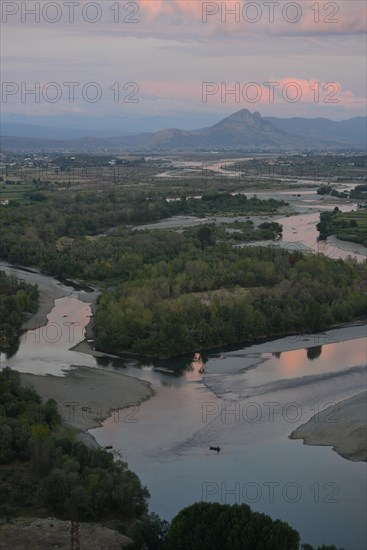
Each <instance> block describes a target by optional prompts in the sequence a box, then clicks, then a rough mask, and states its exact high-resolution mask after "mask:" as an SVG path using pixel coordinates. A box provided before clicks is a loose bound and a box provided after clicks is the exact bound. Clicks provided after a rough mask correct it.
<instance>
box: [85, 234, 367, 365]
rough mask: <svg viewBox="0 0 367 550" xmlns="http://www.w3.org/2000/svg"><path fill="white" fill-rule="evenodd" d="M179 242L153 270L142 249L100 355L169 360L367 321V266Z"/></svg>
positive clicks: (104, 312) (101, 315) (100, 322)
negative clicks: (125, 353)
mask: <svg viewBox="0 0 367 550" xmlns="http://www.w3.org/2000/svg"><path fill="white" fill-rule="evenodd" d="M200 231H202V228H199V229H198V230H197V232H198V236H200V233H199V232H200ZM158 235H159V238H163V234H159V232H157V234H156V235H155V238H158ZM139 237H141V236H140V235H139ZM207 237H209V235H208V236H207ZM176 239H177V240H176ZM173 240H174V241H175V240H176V243H177V244H178V242H179V241H181V246H180V247H179V248H178V249H176V250H174V249H173V248H172V247H167V242H166V240H165V242H166V249H165V250H161V253H160V254H159V255H158V257H156V258H154V260H153V261H152V260H150V261H149V260H148V261H147V259H146V258H144V257H143V256H140V257H139V254H138V252H137V249H136V255H135V264H134V266H132V265H130V266H129V276H128V277H126V278H125V280H123V282H122V283H121V284H119V285H117V288H116V289H115V290H111V291H108V292H105V293H104V294H103V295H102V297H101V298H100V302H99V307H98V310H97V314H96V318H95V337H96V342H97V345H98V347H100V348H101V349H104V350H108V351H115V352H122V351H129V352H132V353H136V354H143V355H151V356H157V357H169V356H173V355H178V354H182V353H185V352H192V351H193V350H195V349H204V348H210V347H217V346H223V345H228V344H238V343H240V342H244V341H248V340H253V339H255V338H266V337H270V336H280V335H286V334H292V333H300V332H301V333H302V332H316V331H319V330H324V329H326V328H327V327H330V326H332V325H334V324H337V323H341V322H346V321H350V320H352V319H353V318H355V317H358V316H362V315H365V313H366V300H365V295H364V290H363V281H364V276H365V273H366V266H364V265H357V264H356V263H355V262H353V261H352V262H343V261H341V260H338V261H334V260H331V259H329V258H326V257H324V256H321V255H320V256H316V255H302V254H288V253H287V252H286V251H282V250H280V249H278V250H274V249H272V250H271V249H266V248H261V247H260V248H257V247H245V248H237V249H236V248H233V246H231V245H230V244H227V243H223V242H222V243H217V244H216V243H214V244H213V243H212V242H211V241H210V238H209V240H206V242H205V246H204V249H203V247H202V245H203V243H204V241H202V242H201V243H200V239H198V240H197V241H195V239H187V238H185V236H184V235H175V238H174V239H173ZM151 244H153V243H152V241H151ZM171 244H172V242H171ZM170 254H172V256H171V258H170Z"/></svg>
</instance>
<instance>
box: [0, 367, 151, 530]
mask: <svg viewBox="0 0 367 550" xmlns="http://www.w3.org/2000/svg"><path fill="white" fill-rule="evenodd" d="M0 405H1V413H2V414H1V416H0V449H1V451H0V465H7V467H5V468H4V467H1V466H0V476H1V479H0V483H1V486H2V491H1V495H0V498H1V501H0V510H1V513H2V514H3V515H4V514H5V515H7V514H9V513H10V514H11V513H12V512H16V510H17V509H19V507H22V508H23V507H24V506H27V505H28V506H30V507H32V510H35V509H36V510H39V509H46V510H47V511H48V513H52V514H55V515H56V516H57V517H59V518H62V519H64V518H65V519H70V517H72V516H77V517H78V518H79V519H80V520H98V519H101V518H104V517H107V516H108V517H110V516H111V515H112V517H116V518H119V519H121V520H123V519H127V518H136V517H140V516H141V515H142V514H144V513H146V512H147V499H148V496H149V493H148V491H147V489H146V488H145V487H142V485H141V483H140V480H139V478H138V477H137V476H136V474H134V473H133V472H132V471H131V470H129V469H128V467H127V464H126V463H125V462H123V461H121V460H118V461H115V462H114V457H113V455H112V454H111V453H108V452H107V451H105V450H103V449H97V450H92V449H88V448H87V447H86V446H85V445H84V444H82V443H80V442H78V441H76V440H75V437H74V436H73V434H72V433H69V432H68V431H65V430H64V429H63V428H62V427H61V425H60V416H59V413H58V410H57V404H56V402H55V401H53V400H48V401H47V402H46V403H45V404H42V403H41V399H40V397H39V396H38V394H37V393H36V392H35V391H34V390H33V389H31V388H28V387H23V386H22V385H21V383H20V376H19V373H17V372H16V371H12V370H11V369H9V368H5V369H4V370H3V371H1V372H0ZM14 461H16V462H14ZM11 464H15V466H14V468H13V469H11V468H10V467H9V465H11ZM19 464H24V466H19Z"/></svg>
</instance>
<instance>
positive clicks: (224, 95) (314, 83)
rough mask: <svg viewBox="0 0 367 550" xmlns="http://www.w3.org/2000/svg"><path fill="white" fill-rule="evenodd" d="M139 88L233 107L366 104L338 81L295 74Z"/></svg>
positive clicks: (146, 94) (145, 93) (151, 93)
mask: <svg viewBox="0 0 367 550" xmlns="http://www.w3.org/2000/svg"><path fill="white" fill-rule="evenodd" d="M140 91H141V95H142V98H144V97H147V98H156V99H166V100H179V101H187V100H190V101H195V102H202V103H204V104H207V105H213V106H216V107H218V106H219V105H226V104H227V105H230V106H231V107H233V108H234V109H235V108H236V107H238V108H241V107H248V108H250V109H251V108H252V107H253V108H254V109H255V110H256V109H257V108H258V107H260V106H261V105H269V104H274V105H281V104H286V103H289V104H300V103H304V104H308V105H310V104H315V105H316V104H319V105H322V106H330V107H332V106H333V107H335V106H340V107H349V108H353V107H355V108H357V107H361V105H365V103H366V98H365V97H361V96H357V95H356V94H354V93H353V92H352V91H350V90H343V87H342V85H341V83H340V82H320V81H318V80H317V79H302V78H296V77H285V78H284V77H282V78H277V77H270V78H269V79H268V80H267V81H264V82H199V81H180V82H167V81H165V82H163V81H143V82H142V83H141V86H140Z"/></svg>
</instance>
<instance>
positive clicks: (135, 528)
mask: <svg viewBox="0 0 367 550" xmlns="http://www.w3.org/2000/svg"><path fill="white" fill-rule="evenodd" d="M168 529H169V523H168V522H167V521H165V520H162V519H161V518H160V517H159V516H157V514H154V513H151V514H149V515H148V514H146V515H144V516H142V517H141V518H139V519H138V520H137V521H136V522H135V523H134V524H133V525H132V526H131V527H130V529H129V530H128V531H127V533H126V534H127V535H128V536H129V537H130V538H132V539H133V541H134V542H133V543H132V544H130V545H129V546H128V547H127V550H141V549H142V548H147V549H149V550H165V549H166V542H165V540H166V536H167V533H168Z"/></svg>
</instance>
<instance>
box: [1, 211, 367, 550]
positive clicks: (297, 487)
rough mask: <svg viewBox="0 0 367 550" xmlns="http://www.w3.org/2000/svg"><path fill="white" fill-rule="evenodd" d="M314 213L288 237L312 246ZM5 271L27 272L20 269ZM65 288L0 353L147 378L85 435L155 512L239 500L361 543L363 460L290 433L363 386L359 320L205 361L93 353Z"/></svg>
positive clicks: (24, 361) (307, 532)
mask: <svg viewBox="0 0 367 550" xmlns="http://www.w3.org/2000/svg"><path fill="white" fill-rule="evenodd" d="M314 216H315V213H314V212H313V213H308V214H304V215H302V214H301V215H299V216H291V217H288V218H284V220H282V223H283V225H284V226H285V233H284V235H283V239H289V241H290V242H291V241H292V242H300V241H299V240H298V241H297V239H296V237H298V238H300V237H301V239H302V241H301V242H302V243H303V244H304V246H307V247H309V248H313V247H312V246H310V245H312V241H313V239H314V236H315V233H314V230H313V229H312V227H314V218H313V217H314ZM311 221H312V222H313V223H312V224H311ZM293 228H294V229H293ZM294 231H296V232H297V233H294ZM344 252H345V251H342V250H341V249H336V251H335V253H334V254H333V257H334V258H336V257H343V256H344ZM1 268H2V269H5V270H6V271H8V272H10V271H11V272H12V273H14V274H15V275H16V276H18V277H20V278H24V273H25V272H23V271H21V270H19V269H15V268H10V267H6V266H1ZM27 277H28V278H31V279H32V280H33V281H34V282H37V278H41V277H44V276H41V275H38V274H37V273H34V274H33V275H32V274H31V275H29V274H28V275H27ZM39 281H41V279H39ZM50 281H51V282H52V283H53V284H57V283H56V282H55V281H54V280H52V279H50ZM67 294H68V295H67V296H64V297H62V298H58V299H57V300H56V301H55V305H54V307H53V309H52V311H51V312H50V313H49V315H48V324H47V325H46V326H45V327H40V328H35V329H34V330H32V331H28V332H27V333H26V334H25V335H24V337H23V338H22V341H21V344H20V347H19V350H18V352H17V353H16V354H15V355H14V356H13V357H11V358H5V357H4V356H2V358H1V359H2V366H5V365H9V366H11V367H12V368H14V369H18V370H20V371H21V372H31V373H34V374H43V375H44V374H47V373H50V374H55V375H59V376H62V375H63V374H64V371H65V370H67V369H69V368H70V366H71V365H87V366H91V367H95V368H100V369H108V370H111V369H112V370H114V369H118V370H121V369H123V371H124V373H125V374H128V375H132V376H135V377H137V378H140V379H142V380H146V381H148V382H150V383H151V384H152V386H153V388H154V389H155V392H156V393H155V395H154V396H153V397H152V398H151V399H149V400H148V401H146V402H144V403H143V404H142V405H140V406H139V407H138V408H137V409H136V410H135V411H134V415H133V417H132V418H133V420H132V421H131V416H130V415H127V414H122V413H121V414H120V413H114V414H113V415H112V416H111V417H110V418H109V419H107V420H106V421H105V422H104V423H103V425H102V427H101V428H98V429H94V430H91V433H92V435H93V436H94V437H95V439H96V440H97V441H98V443H100V444H101V445H103V446H106V445H113V447H114V449H115V450H118V451H120V452H121V453H122V455H123V457H124V458H125V459H127V461H128V463H129V466H130V467H131V468H132V469H133V470H134V471H136V473H137V474H138V475H139V477H140V478H141V480H142V482H143V483H144V484H146V485H147V487H148V489H149V491H150V493H151V501H150V508H151V510H152V511H155V512H157V513H158V514H160V515H161V516H162V517H164V518H166V519H171V518H172V517H173V516H174V515H175V514H176V513H177V512H178V511H179V510H180V509H181V508H182V507H184V506H186V505H188V504H190V503H193V502H195V501H199V500H207V501H218V502H228V503H233V502H238V503H241V502H245V503H248V504H250V506H251V507H252V508H253V509H255V510H259V511H262V512H265V513H267V514H269V515H271V516H272V517H273V518H280V519H282V520H284V521H287V522H289V523H290V525H292V526H293V527H294V528H296V529H297V530H298V531H299V532H300V534H301V537H302V541H303V542H309V543H311V544H314V545H321V544H336V545H339V546H343V547H344V548H345V549H346V550H365V548H366V547H367V539H366V531H365V528H364V522H365V514H366V506H367V503H366V494H365V487H366V464H365V463H355V462H352V461H348V460H345V459H343V458H341V457H340V456H339V455H338V454H337V453H335V452H333V451H332V449H331V448H330V447H317V446H305V445H303V444H302V442H301V441H293V440H290V439H289V435H290V433H291V432H292V431H293V430H294V429H295V428H296V427H297V426H299V425H300V424H303V423H304V422H306V421H307V420H309V418H311V417H312V416H313V415H314V414H315V413H316V412H317V411H318V410H323V409H324V408H326V407H327V406H330V404H335V403H337V402H338V401H340V400H342V399H345V398H348V397H350V396H352V395H354V394H356V393H358V392H360V391H361V390H362V389H363V388H365V386H366V369H365V360H366V340H365V327H363V326H354V327H349V328H345V329H337V330H333V331H328V332H326V333H322V334H315V335H307V336H301V335H300V336H296V337H289V338H285V339H281V340H274V341H268V342H264V343H262V344H257V345H248V346H244V347H243V348H241V349H236V350H228V349H223V350H221V351H220V352H215V353H214V352H213V353H205V354H203V358H202V362H201V361H195V360H193V357H183V358H180V359H175V360H169V361H146V360H138V359H134V360H133V359H131V358H123V357H121V358H111V357H100V358H96V357H93V356H92V355H90V354H85V353H80V352H78V351H76V350H73V349H70V348H73V347H74V346H75V344H77V343H78V342H79V341H81V340H83V338H84V337H85V326H86V325H87V324H88V322H89V318H90V315H91V308H90V306H89V304H88V303H86V302H87V300H88V297H87V295H86V293H84V294H83V295H81V292H80V291H78V292H77V291H73V289H72V288H69V289H68V292H67ZM82 300H83V301H82ZM210 445H220V447H221V452H220V453H219V454H217V453H216V452H213V451H210V450H209V446H210Z"/></svg>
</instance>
